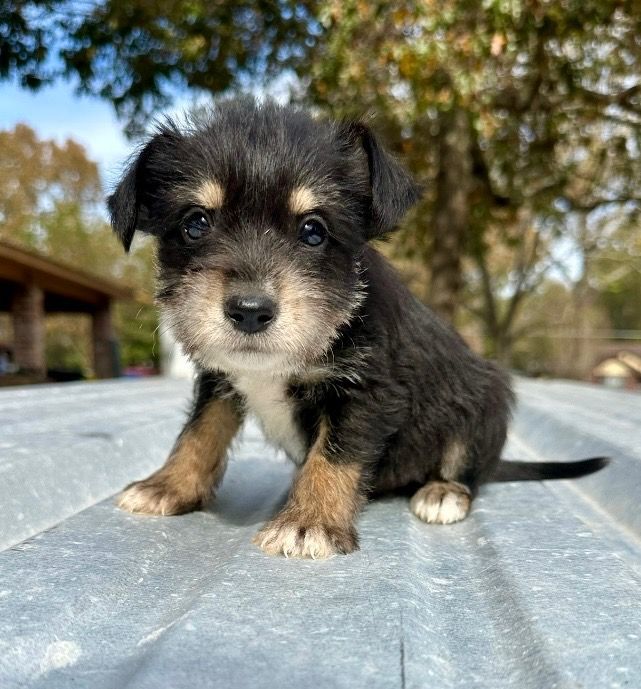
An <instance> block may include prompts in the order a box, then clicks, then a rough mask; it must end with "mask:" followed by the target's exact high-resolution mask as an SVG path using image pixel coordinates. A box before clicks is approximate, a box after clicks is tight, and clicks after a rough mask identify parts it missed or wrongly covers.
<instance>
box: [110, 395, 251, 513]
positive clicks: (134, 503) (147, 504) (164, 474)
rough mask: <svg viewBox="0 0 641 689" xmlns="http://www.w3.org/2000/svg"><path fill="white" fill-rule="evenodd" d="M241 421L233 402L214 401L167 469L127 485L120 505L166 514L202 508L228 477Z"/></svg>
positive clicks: (183, 439)
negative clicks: (230, 451)
mask: <svg viewBox="0 0 641 689" xmlns="http://www.w3.org/2000/svg"><path fill="white" fill-rule="evenodd" d="M240 422H241V417H240V414H239V413H238V411H237V409H236V408H235V406H234V404H233V403H232V402H231V401H230V400H214V401H212V402H209V403H208V404H207V405H206V406H205V407H204V408H203V409H202V411H201V412H200V414H199V415H198V417H197V418H196V419H195V420H194V421H192V422H190V423H188V424H187V426H185V428H184V429H183V431H182V433H181V434H180V436H179V437H178V440H177V441H176V444H175V445H174V448H173V450H172V451H171V454H170V455H169V459H168V460H167V461H166V463H165V465H164V466H163V467H162V469H160V470H158V471H157V472H156V473H154V474H152V475H151V476H149V478H146V479H144V480H143V481H136V482H135V483H132V484H131V485H129V486H127V488H125V490H124V491H123V492H122V493H121V494H120V497H119V499H118V505H119V507H121V508H122V509H124V510H128V511H129V512H142V513H144V514H160V515H170V514H183V513H185V512H190V511H192V510H195V509H198V508H199V507H201V505H202V504H203V502H205V501H206V500H208V499H209V497H210V496H211V493H212V490H213V489H214V488H215V487H216V486H217V485H218V484H219V483H220V481H221V480H222V478H223V474H224V473H225V466H226V455H227V448H228V447H229V444H230V443H231V441H232V439H233V437H234V435H235V434H236V432H237V430H238V427H239V426H240Z"/></svg>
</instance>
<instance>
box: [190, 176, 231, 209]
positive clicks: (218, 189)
mask: <svg viewBox="0 0 641 689" xmlns="http://www.w3.org/2000/svg"><path fill="white" fill-rule="evenodd" d="M224 200H225V192H224V190H223V188H222V186H221V185H220V184H219V183H218V182H216V180H213V179H207V180H205V181H204V182H203V183H202V184H201V185H200V186H199V187H198V188H197V189H196V191H195V192H194V201H195V202H196V203H197V204H198V205H200V206H202V207H203V208H220V207H221V206H222V205H223V201H224Z"/></svg>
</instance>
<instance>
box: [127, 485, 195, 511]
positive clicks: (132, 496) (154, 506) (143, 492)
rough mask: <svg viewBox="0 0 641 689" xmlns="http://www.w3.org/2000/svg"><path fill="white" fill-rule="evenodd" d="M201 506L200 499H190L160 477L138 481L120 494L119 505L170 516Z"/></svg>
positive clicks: (133, 509)
mask: <svg viewBox="0 0 641 689" xmlns="http://www.w3.org/2000/svg"><path fill="white" fill-rule="evenodd" d="M199 506H200V501H199V500H188V499H185V497H184V496H183V495H181V494H180V493H178V492H177V491H176V490H174V489H172V488H171V487H170V486H169V485H168V484H167V483H166V482H164V481H162V480H159V479H152V478H149V479H146V480H144V481H136V482H135V483H132V484H131V485H129V486H127V488H125V490H123V492H122V493H121V494H120V495H119V496H118V507H120V508H121V509H123V510H126V511H127V512H135V513H137V514H154V515H159V516H169V515H174V514H184V513H185V512H191V511H192V510H195V509H197V508H198V507H199Z"/></svg>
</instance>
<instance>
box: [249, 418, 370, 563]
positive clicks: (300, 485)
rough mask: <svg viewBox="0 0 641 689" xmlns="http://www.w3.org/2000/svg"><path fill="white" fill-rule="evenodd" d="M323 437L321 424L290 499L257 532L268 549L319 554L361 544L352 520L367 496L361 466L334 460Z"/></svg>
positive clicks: (296, 554) (324, 555) (280, 552)
mask: <svg viewBox="0 0 641 689" xmlns="http://www.w3.org/2000/svg"><path fill="white" fill-rule="evenodd" d="M325 437H326V430H325V429H321V433H320V434H319V438H318V440H317V441H316V443H315V444H314V446H313V447H312V449H311V450H310V452H309V454H308V456H307V459H306V461H305V464H303V466H302V468H301V469H300V472H299V473H298V476H297V477H296V479H295V481H294V485H293V487H292V491H291V493H290V496H289V500H288V501H287V504H286V505H285V507H284V508H283V510H282V511H281V512H280V513H279V514H278V515H277V516H276V517H275V518H274V519H273V520H272V521H270V522H268V523H267V524H266V525H265V526H264V527H263V528H262V529H261V530H260V531H259V532H258V533H257V534H256V536H255V537H254V543H255V544H256V545H257V546H259V547H260V548H262V549H263V550H264V551H265V552H266V553H268V554H269V555H285V556H286V557H303V558H313V559H321V558H327V557H331V556H333V555H336V554H338V553H351V552H352V551H354V550H357V549H358V536H357V534H356V529H355V528H354V520H355V518H356V515H357V513H358V510H359V509H360V507H361V505H362V504H363V502H364V499H363V495H362V490H361V473H362V472H361V467H360V466H359V465H358V464H356V463H342V462H341V463H336V462H330V461H329V460H328V459H327V458H326V456H325V454H324V449H325V448H324V445H325Z"/></svg>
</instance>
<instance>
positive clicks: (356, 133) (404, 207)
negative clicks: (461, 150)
mask: <svg viewBox="0 0 641 689" xmlns="http://www.w3.org/2000/svg"><path fill="white" fill-rule="evenodd" d="M344 134H345V135H346V136H347V139H348V141H351V142H354V141H355V140H356V141H358V142H359V143H360V145H361V146H362V148H363V149H364V150H365V154H366V155H367V163H368V167H369V177H370V185H371V189H372V230H371V232H370V236H369V238H370V239H371V238H374V237H378V236H381V235H384V234H386V233H387V232H390V231H391V230H393V229H394V228H395V227H396V225H398V223H399V222H400V221H401V219H402V218H403V216H404V215H405V213H407V211H408V210H409V209H410V208H411V207H412V206H413V205H414V204H415V203H416V202H417V201H418V200H419V199H420V198H421V193H422V189H421V187H420V186H419V185H418V184H417V183H416V182H415V181H414V180H413V179H412V177H411V175H410V174H409V172H408V171H407V170H406V169H405V168H404V167H403V166H402V165H401V164H400V163H399V162H398V161H397V160H396V159H395V158H394V157H393V156H392V155H390V154H389V153H388V152H387V151H386V150H385V149H384V148H383V147H382V146H381V144H380V143H379V142H378V140H377V139H376V136H374V133H373V132H372V131H371V130H370V128H369V127H367V125H365V124H363V123H362V122H351V123H348V124H347V125H346V127H345V129H344Z"/></svg>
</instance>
